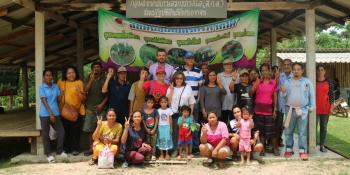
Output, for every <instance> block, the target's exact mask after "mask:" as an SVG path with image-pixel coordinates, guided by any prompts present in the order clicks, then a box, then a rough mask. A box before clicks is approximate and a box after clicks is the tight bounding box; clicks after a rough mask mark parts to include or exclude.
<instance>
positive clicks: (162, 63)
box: [149, 49, 175, 84]
mask: <svg viewBox="0 0 350 175" xmlns="http://www.w3.org/2000/svg"><path fill="white" fill-rule="evenodd" d="M166 59H167V53H166V51H165V50H164V49H159V50H158V51H157V63H154V64H152V65H151V66H150V67H149V73H150V74H151V79H153V80H157V75H156V74H157V73H156V70H157V68H158V67H163V68H164V69H165V73H166V77H165V83H166V84H169V83H170V82H171V77H172V76H173V73H174V71H175V69H174V67H173V66H172V65H170V64H168V63H166Z"/></svg>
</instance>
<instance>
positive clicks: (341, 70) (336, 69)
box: [324, 63, 350, 88]
mask: <svg viewBox="0 0 350 175" xmlns="http://www.w3.org/2000/svg"><path fill="white" fill-rule="evenodd" d="M324 65H325V66H326V69H327V73H328V76H329V77H330V78H332V79H334V78H338V79H339V82H340V88H350V63H328V64H324Z"/></svg>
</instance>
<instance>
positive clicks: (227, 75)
mask: <svg viewBox="0 0 350 175" xmlns="http://www.w3.org/2000/svg"><path fill="white" fill-rule="evenodd" d="M223 68H224V71H223V72H221V73H219V74H218V77H219V78H220V79H221V82H222V85H223V86H224V88H225V90H226V95H225V96H224V98H223V101H222V109H221V110H222V111H221V117H220V120H221V121H222V122H224V123H225V124H227V123H228V122H229V121H230V120H231V119H232V117H233V116H232V107H233V106H234V105H236V98H235V95H234V94H233V93H231V91H230V87H229V86H230V83H231V82H232V81H233V82H234V83H235V84H236V83H238V82H239V80H238V79H237V78H238V73H237V71H233V60H232V59H225V60H224V62H223Z"/></svg>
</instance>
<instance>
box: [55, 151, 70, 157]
mask: <svg viewBox="0 0 350 175" xmlns="http://www.w3.org/2000/svg"><path fill="white" fill-rule="evenodd" d="M57 157H60V158H67V157H68V155H67V154H66V153H65V152H62V153H61V154H58V155H57Z"/></svg>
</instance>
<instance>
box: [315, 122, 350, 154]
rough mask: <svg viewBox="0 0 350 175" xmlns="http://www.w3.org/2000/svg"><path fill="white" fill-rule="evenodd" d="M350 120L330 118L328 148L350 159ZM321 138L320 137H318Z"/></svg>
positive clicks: (327, 138)
mask: <svg viewBox="0 0 350 175" xmlns="http://www.w3.org/2000/svg"><path fill="white" fill-rule="evenodd" d="M349 135H350V118H340V117H335V116H330V118H329V121H328V131H327V137H326V143H325V144H326V146H328V147H329V148H331V149H334V150H336V151H338V152H340V153H341V154H343V155H344V156H346V157H347V158H350V137H349ZM318 138H319V136H318Z"/></svg>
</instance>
